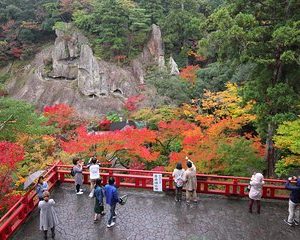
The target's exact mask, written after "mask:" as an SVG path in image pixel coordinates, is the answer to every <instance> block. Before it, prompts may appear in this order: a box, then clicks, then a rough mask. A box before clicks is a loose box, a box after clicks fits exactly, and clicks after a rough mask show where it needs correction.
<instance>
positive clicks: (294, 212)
mask: <svg viewBox="0 0 300 240" xmlns="http://www.w3.org/2000/svg"><path fill="white" fill-rule="evenodd" d="M292 180H295V181H296V186H294V185H292V184H291V181H292ZM285 188H286V189H288V190H291V191H292V192H291V194H290V200H289V217H288V219H287V220H284V221H285V222H286V224H288V225H289V226H293V225H296V226H298V225H299V221H300V177H298V178H297V177H290V178H289V179H288V181H287V182H286V184H285Z"/></svg>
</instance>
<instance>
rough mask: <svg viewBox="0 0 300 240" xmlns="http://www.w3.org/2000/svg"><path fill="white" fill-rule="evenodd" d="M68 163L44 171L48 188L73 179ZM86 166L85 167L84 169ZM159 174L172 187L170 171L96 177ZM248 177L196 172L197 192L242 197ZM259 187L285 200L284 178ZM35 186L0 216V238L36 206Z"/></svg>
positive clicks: (138, 179)
mask: <svg viewBox="0 0 300 240" xmlns="http://www.w3.org/2000/svg"><path fill="white" fill-rule="evenodd" d="M72 167H73V166H72V165H63V164H60V162H57V163H56V164H54V165H52V166H51V168H50V169H49V170H48V171H47V173H46V174H45V179H46V180H47V181H48V183H49V189H51V188H53V186H54V184H55V183H56V182H57V181H60V182H74V179H73V177H71V175H70V169H71V168H72ZM84 169H86V168H84ZM154 173H160V174H162V176H163V177H162V189H163V191H166V190H173V189H174V184H173V177H172V173H171V172H160V171H146V170H137V169H123V168H102V167H101V173H100V176H101V177H102V179H103V184H106V183H107V181H108V178H109V177H112V176H113V177H114V178H115V180H116V185H117V186H122V187H133V188H146V189H151V188H153V176H152V175H153V174H154ZM83 176H84V183H85V184H87V183H89V172H88V171H83ZM249 181H250V178H247V177H235V176H220V175H206V174H197V182H198V185H197V192H199V193H207V194H220V195H226V196H239V197H245V196H247V195H248V193H246V192H245V189H246V187H247V186H248V183H249ZM265 182H266V184H265V185H264V187H263V198H270V199H288V196H287V195H286V191H285V188H284V186H283V183H284V180H278V179H265ZM37 204H38V200H37V199H36V193H35V187H32V188H31V189H30V190H29V191H28V192H27V193H26V194H25V195H24V196H23V197H22V198H21V199H20V200H19V201H18V202H17V203H16V204H15V205H14V206H13V207H12V208H11V209H10V210H9V211H8V212H7V213H6V214H5V215H4V216H3V217H2V218H1V219H0V239H3V240H6V239H8V238H9V237H10V236H11V235H12V234H13V232H15V231H16V229H17V228H18V227H19V226H20V225H21V224H22V223H23V222H24V221H25V219H26V217H27V216H28V214H29V213H30V212H32V211H33V209H34V208H35V207H36V206H37Z"/></svg>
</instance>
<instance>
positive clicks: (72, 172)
mask: <svg viewBox="0 0 300 240" xmlns="http://www.w3.org/2000/svg"><path fill="white" fill-rule="evenodd" d="M70 174H71V175H72V176H73V177H74V176H75V174H76V172H75V171H74V168H72V169H71V171H70Z"/></svg>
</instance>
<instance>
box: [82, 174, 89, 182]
mask: <svg viewBox="0 0 300 240" xmlns="http://www.w3.org/2000/svg"><path fill="white" fill-rule="evenodd" d="M83 183H84V184H88V183H89V175H88V174H83Z"/></svg>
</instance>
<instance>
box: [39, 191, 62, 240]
mask: <svg viewBox="0 0 300 240" xmlns="http://www.w3.org/2000/svg"><path fill="white" fill-rule="evenodd" d="M43 197H44V200H43V201H40V202H39V205H38V207H39V208H40V209H41V211H40V230H41V231H43V232H44V239H48V236H47V233H48V230H49V229H51V233H52V238H53V239H54V238H55V226H56V225H57V224H58V218H57V215H56V212H55V210H54V205H55V202H54V200H53V199H49V197H50V193H49V192H48V191H45V192H44V193H43Z"/></svg>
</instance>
